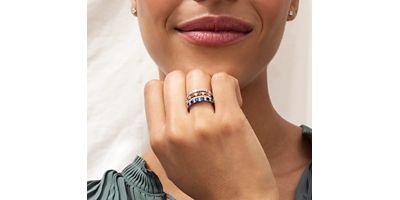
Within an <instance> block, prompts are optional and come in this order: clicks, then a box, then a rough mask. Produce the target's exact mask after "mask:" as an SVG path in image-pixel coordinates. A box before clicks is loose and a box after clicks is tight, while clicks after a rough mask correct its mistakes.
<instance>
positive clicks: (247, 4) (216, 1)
mask: <svg viewBox="0 0 400 200" xmlns="http://www.w3.org/2000/svg"><path fill="white" fill-rule="evenodd" d="M132 3H133V6H135V7H136V9H137V16H138V21H139V26H140V30H141V34H142V38H143V41H144V44H145V46H146V48H147V50H148V52H149V54H150V55H151V57H152V58H153V59H154V61H155V62H156V64H157V65H158V67H159V70H160V73H162V74H167V73H168V72H171V71H173V70H176V69H178V70H182V71H184V72H188V71H190V70H191V69H194V68H200V69H202V70H204V71H205V72H208V73H209V74H210V75H211V74H214V73H216V72H220V71H224V72H227V73H228V74H230V75H232V76H234V77H236V78H237V79H238V80H239V82H240V85H241V87H244V86H246V85H247V84H248V83H249V82H251V81H252V80H253V79H254V78H255V77H256V76H257V75H258V74H259V73H260V72H262V71H264V69H265V68H266V66H267V64H268V63H269V62H270V60H271V59H272V57H273V56H274V54H275V53H276V51H277V49H278V47H279V44H280V41H281V38H282V35H283V32H284V28H285V24H286V21H287V20H288V12H289V9H292V10H294V11H297V7H298V0H132ZM295 13H296V12H295ZM204 16H211V17H214V18H211V19H216V17H219V16H229V17H233V18H236V19H239V20H242V21H244V22H246V23H247V24H248V25H250V27H251V29H248V30H246V32H245V33H243V32H241V33H238V32H236V33H235V34H238V35H239V36H238V35H235V34H231V35H229V34H227V35H220V36H217V37H220V38H222V39H224V38H225V39H226V37H231V36H232V35H233V36H232V37H233V38H236V40H234V41H233V42H232V41H231V42H228V43H226V41H225V42H224V41H222V43H215V41H214V42H211V43H210V42H209V43H207V42H205V43H204V41H203V42H198V41H197V42H196V41H195V42H193V40H191V39H193V38H194V39H195V40H196V38H197V39H199V38H198V37H203V36H204V35H201V34H200V35H196V34H195V35H193V34H192V35H191V37H185V36H187V35H190V31H205V30H188V29H190V28H192V29H194V28H193V27H196V25H192V26H188V27H186V30H184V31H182V29H181V28H182V27H181V25H182V24H183V23H184V22H188V21H191V20H193V19H198V18H200V17H204ZM216 20H217V19H216ZM211 21H212V22H216V21H215V20H214V21H213V20H211ZM197 25H198V24H197ZM203 25H204V24H203ZM220 25H221V24H220ZM216 26H217V25H215V24H213V25H212V28H214V27H216ZM232 26H236V25H232ZM239 26H240V25H239ZM209 27H210V26H209ZM197 28H199V27H197ZM228 29H229V27H228ZM206 31H217V32H218V30H206ZM219 31H221V30H219ZM222 31H232V30H225V29H224V30H222ZM234 31H237V30H234ZM216 34H219V33H216ZM205 35H206V36H207V37H211V38H208V39H213V37H214V36H210V35H207V34H205ZM197 36H198V37H197ZM204 37H205V36H204ZM188 38H191V39H188ZM203 39H204V38H203ZM214 39H215V37H214ZM206 40H207V38H206Z"/></svg>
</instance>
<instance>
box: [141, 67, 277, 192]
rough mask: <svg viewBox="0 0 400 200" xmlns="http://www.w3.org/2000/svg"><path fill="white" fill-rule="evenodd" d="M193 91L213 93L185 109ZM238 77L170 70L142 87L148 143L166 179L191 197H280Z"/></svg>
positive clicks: (224, 74) (221, 73) (222, 73)
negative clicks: (209, 99)
mask: <svg viewBox="0 0 400 200" xmlns="http://www.w3.org/2000/svg"><path fill="white" fill-rule="evenodd" d="M194 89H208V90H210V91H212V92H213V96H214V101H215V104H214V106H213V105H212V104H210V103H207V102H201V103H197V104H195V105H193V106H192V107H191V108H190V112H189V111H188V110H187V108H186V104H185V101H186V95H187V93H188V92H190V91H192V90H194ZM241 104H242V99H241V95H240V87H239V84H238V81H237V79H235V78H234V77H232V76H230V75H228V74H226V73H224V72H220V73H216V74H214V75H213V76H212V77H211V76H210V75H208V74H206V73H205V72H203V71H201V70H198V69H196V70H192V71H190V72H189V73H188V74H187V75H185V74H184V73H183V72H182V71H173V72H171V73H169V74H167V75H166V77H165V79H164V81H160V80H152V81H149V82H148V83H147V84H146V86H145V107H146V118H147V123H148V128H149V134H150V136H149V137H150V145H151V148H152V149H153V151H154V153H155V154H156V156H157V158H158V159H159V161H160V163H161V165H162V166H163V168H164V170H165V172H166V174H167V177H168V178H169V179H170V180H171V181H172V182H174V184H175V185H176V186H177V187H178V188H180V189H181V190H182V191H183V192H185V193H186V194H188V195H189V196H191V197H192V198H194V199H200V200H201V199H207V200H212V199H278V189H277V186H276V182H275V178H274V176H273V173H272V170H271V167H270V165H269V162H268V159H267V157H266V155H265V153H264V151H263V149H262V146H261V144H260V143H259V141H258V139H257V136H256V135H255V133H254V131H253V129H252V127H251V125H250V123H249V122H248V120H247V118H246V117H245V115H244V113H243V112H242V110H241V108H240V106H241Z"/></svg>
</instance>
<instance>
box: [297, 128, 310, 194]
mask: <svg viewBox="0 0 400 200" xmlns="http://www.w3.org/2000/svg"><path fill="white" fill-rule="evenodd" d="M300 127H301V128H302V129H303V137H306V138H307V139H308V140H309V141H310V142H312V137H311V136H312V129H311V128H309V127H307V126H305V125H301V126H300ZM311 166H312V165H311V161H310V163H309V164H308V165H307V167H306V169H305V170H304V172H303V175H302V176H301V178H300V181H299V184H298V186H297V189H296V195H295V197H296V200H311V197H312V195H311V194H312V192H311V188H312V187H311V185H312V184H311V179H312V178H311Z"/></svg>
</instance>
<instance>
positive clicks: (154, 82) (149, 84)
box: [144, 79, 162, 93]
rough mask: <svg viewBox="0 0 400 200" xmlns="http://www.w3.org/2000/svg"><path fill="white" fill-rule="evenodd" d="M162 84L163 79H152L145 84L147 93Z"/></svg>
mask: <svg viewBox="0 0 400 200" xmlns="http://www.w3.org/2000/svg"><path fill="white" fill-rule="evenodd" d="M160 85H162V81H160V80H156V79H153V80H150V81H148V82H147V83H146V84H145V85H144V91H145V93H148V92H150V91H151V90H152V89H153V88H156V87H159V86H160Z"/></svg>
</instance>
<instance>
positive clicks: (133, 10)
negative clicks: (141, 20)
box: [131, 8, 137, 16]
mask: <svg viewBox="0 0 400 200" xmlns="http://www.w3.org/2000/svg"><path fill="white" fill-rule="evenodd" d="M131 13H132V15H135V16H136V14H137V11H136V9H135V8H132V10H131Z"/></svg>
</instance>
